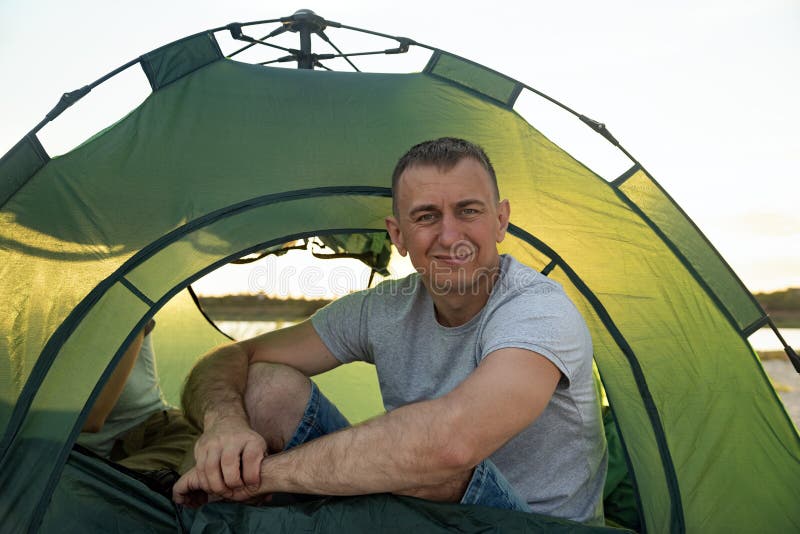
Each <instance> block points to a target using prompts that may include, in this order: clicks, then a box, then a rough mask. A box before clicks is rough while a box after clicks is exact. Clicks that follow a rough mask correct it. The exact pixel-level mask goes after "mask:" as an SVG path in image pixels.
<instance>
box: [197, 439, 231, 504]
mask: <svg viewBox="0 0 800 534" xmlns="http://www.w3.org/2000/svg"><path fill="white" fill-rule="evenodd" d="M203 471H204V472H205V476H206V479H207V480H208V485H207V486H206V487H205V488H203V489H205V490H206V491H208V492H209V493H216V494H217V495H225V494H226V493H227V491H228V487H227V486H226V485H225V480H224V479H223V478H222V469H221V466H220V451H219V449H216V448H214V449H210V450H209V451H208V455H207V456H206V461H205V464H204V466H203Z"/></svg>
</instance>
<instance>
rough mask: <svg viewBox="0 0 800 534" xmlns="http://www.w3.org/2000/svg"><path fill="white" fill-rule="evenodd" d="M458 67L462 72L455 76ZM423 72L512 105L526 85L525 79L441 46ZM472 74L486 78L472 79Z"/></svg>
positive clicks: (502, 103) (435, 50) (482, 95)
mask: <svg viewBox="0 0 800 534" xmlns="http://www.w3.org/2000/svg"><path fill="white" fill-rule="evenodd" d="M445 62H449V63H450V65H445ZM455 69H459V70H460V72H459V74H461V75H462V76H455V75H454V74H455V73H454V70H455ZM422 72H424V73H425V74H429V75H431V76H434V77H436V78H438V79H440V80H444V81H446V82H448V83H452V84H455V85H457V86H458V87H460V88H462V89H466V90H468V91H470V92H471V93H473V94H476V95H479V96H481V97H482V98H485V99H486V98H488V99H489V100H490V101H492V102H494V103H499V104H500V105H502V106H503V107H506V108H509V109H511V108H513V107H514V102H515V101H516V100H517V97H518V96H519V94H520V93H521V92H522V89H523V88H524V85H523V84H522V83H520V82H518V81H517V80H515V79H513V78H510V77H508V76H506V75H505V74H501V73H499V72H497V71H494V70H492V69H490V68H487V67H484V66H483V65H480V64H478V63H475V62H474V61H470V60H468V59H465V58H463V57H460V56H457V55H455V54H450V53H448V52H445V51H443V50H439V49H434V52H433V55H432V56H431V58H430V60H428V64H427V65H426V66H425V68H424V69H423V70H422ZM469 75H472V76H473V77H475V76H478V77H482V78H483V79H482V80H475V79H474V78H473V79H471V80H470V79H469Z"/></svg>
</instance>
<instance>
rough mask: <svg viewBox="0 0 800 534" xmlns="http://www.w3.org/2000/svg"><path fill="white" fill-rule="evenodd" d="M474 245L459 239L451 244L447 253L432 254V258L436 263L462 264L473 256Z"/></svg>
mask: <svg viewBox="0 0 800 534" xmlns="http://www.w3.org/2000/svg"><path fill="white" fill-rule="evenodd" d="M475 252H476V251H475V247H474V246H472V244H470V243H467V242H466V241H460V242H458V243H456V244H455V245H453V246H452V247H451V248H450V250H449V251H448V252H447V253H444V254H434V255H433V258H434V260H436V261H437V262H438V263H443V264H445V265H463V264H465V263H468V262H470V261H472V260H473V259H474V258H475Z"/></svg>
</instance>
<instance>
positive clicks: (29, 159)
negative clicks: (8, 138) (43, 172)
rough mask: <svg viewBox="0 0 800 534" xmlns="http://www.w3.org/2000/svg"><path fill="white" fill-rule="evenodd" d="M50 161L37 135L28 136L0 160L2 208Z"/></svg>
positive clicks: (0, 200) (0, 202)
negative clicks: (2, 178)
mask: <svg viewBox="0 0 800 534" xmlns="http://www.w3.org/2000/svg"><path fill="white" fill-rule="evenodd" d="M48 161H50V156H49V155H48V154H47V151H46V150H45V149H44V147H43V146H42V144H41V143H40V142H39V138H38V137H36V135H35V134H28V135H26V136H25V137H23V138H22V139H20V141H19V142H18V143H17V144H16V145H14V146H13V148H12V149H11V150H9V151H8V153H7V154H6V155H5V156H3V157H2V159H0V176H7V177H8V178H6V180H5V181H3V182H2V183H0V208H2V207H3V205H5V203H6V202H8V199H10V198H11V197H13V196H14V195H15V194H16V192H17V191H19V190H20V188H21V187H22V186H23V185H25V183H26V182H27V181H28V180H30V179H31V178H32V177H33V175H34V174H36V173H37V172H39V169H41V168H42V167H44V166H45V165H46V164H47V162H48Z"/></svg>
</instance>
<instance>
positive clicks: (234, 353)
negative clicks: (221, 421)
mask: <svg viewBox="0 0 800 534" xmlns="http://www.w3.org/2000/svg"><path fill="white" fill-rule="evenodd" d="M247 368H248V356H247V353H246V352H245V351H244V350H243V349H242V348H241V347H240V346H238V345H225V346H223V347H219V348H217V349H214V350H213V351H212V352H210V353H208V354H207V355H206V356H204V357H203V358H202V359H201V360H200V362H199V363H197V364H196V365H195V367H194V369H192V372H191V374H190V375H189V377H188V379H187V380H186V386H185V387H184V389H183V394H182V396H181V404H182V406H183V411H184V412H185V414H186V417H187V418H188V419H189V420H190V421H191V422H192V423H194V424H195V425H196V426H197V427H198V428H201V429H204V428H206V426H207V425H208V424H209V422H211V421H213V419H218V418H222V417H236V418H243V419H244V420H245V421H246V420H247V413H246V411H245V408H244V401H243V400H242V399H243V394H244V390H245V387H246V386H247Z"/></svg>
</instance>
